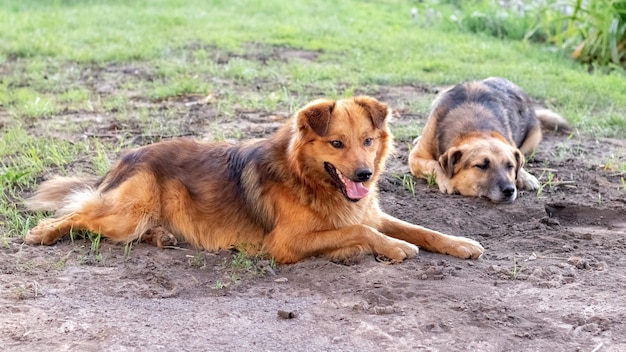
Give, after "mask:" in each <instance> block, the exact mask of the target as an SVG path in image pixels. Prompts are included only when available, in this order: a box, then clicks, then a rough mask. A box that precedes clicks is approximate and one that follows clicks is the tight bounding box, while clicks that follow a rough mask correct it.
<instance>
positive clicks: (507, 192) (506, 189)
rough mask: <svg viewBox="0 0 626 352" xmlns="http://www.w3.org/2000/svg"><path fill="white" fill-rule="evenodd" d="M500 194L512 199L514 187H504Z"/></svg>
mask: <svg viewBox="0 0 626 352" xmlns="http://www.w3.org/2000/svg"><path fill="white" fill-rule="evenodd" d="M502 194H504V196H505V197H507V198H511V197H513V195H514V194H515V186H513V185H508V186H505V187H504V188H503V189H502Z"/></svg>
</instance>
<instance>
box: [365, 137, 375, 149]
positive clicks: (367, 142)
mask: <svg viewBox="0 0 626 352" xmlns="http://www.w3.org/2000/svg"><path fill="white" fill-rule="evenodd" d="M372 143H374V138H365V140H364V141H363V145H364V146H366V147H369V146H370V145H372Z"/></svg>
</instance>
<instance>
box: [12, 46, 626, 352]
mask: <svg viewBox="0 0 626 352" xmlns="http://www.w3.org/2000/svg"><path fill="white" fill-rule="evenodd" d="M281 50H284V49H281ZM279 54H280V55H281V57H285V59H286V60H289V59H291V57H292V56H294V55H295V56H296V57H300V58H299V59H302V58H301V56H302V55H300V54H297V53H296V54H293V55H291V54H288V53H284V52H279ZM271 55H276V53H271ZM304 59H307V60H308V59H311V60H313V59H314V58H310V57H308V56H306V57H305V58H304ZM106 70H108V71H107V72H109V73H110V74H111V73H112V72H120V70H121V72H122V73H123V72H126V71H128V72H130V73H128V74H129V75H139V76H143V75H145V76H146V77H149V76H150V74H149V72H150V70H149V69H134V68H130V67H121V66H120V67H113V66H112V67H108V68H107V69H106ZM106 70H105V71H106ZM94 75H95V76H98V77H100V78H99V79H102V77H105V76H106V75H104V74H103V75H99V74H95V73H94ZM112 77H116V75H115V74H113V76H112ZM114 79H115V78H114ZM105 83H106V82H104V83H99V85H98V87H100V88H98V87H96V86H95V85H94V89H100V90H103V88H102V87H103V84H105ZM109 83H110V84H111V85H115V82H109ZM104 91H106V89H104V90H103V93H102V94H108V93H106V92H104ZM374 95H375V96H377V97H378V98H379V99H382V100H383V101H386V102H387V103H389V104H390V106H391V107H392V108H393V107H395V106H397V105H398V104H400V103H401V102H405V101H407V100H410V99H412V98H413V97H415V96H416V95H421V96H423V95H427V96H434V90H433V89H428V88H420V87H415V86H403V87H381V88H380V92H379V94H378V95H376V94H374ZM188 103H189V102H188V101H184V100H181V101H180V102H176V101H174V102H171V101H170V102H152V103H151V104H156V105H158V104H169V105H167V106H168V108H171V109H173V110H174V111H180V112H179V113H180V116H181V117H184V118H185V120H184V121H188V123H189V124H188V125H185V126H183V127H184V128H182V129H181V131H193V132H194V135H196V136H197V137H199V138H210V137H211V136H210V132H209V130H210V129H209V126H211V124H212V123H214V122H215V121H217V122H218V123H222V122H223V124H222V125H221V126H222V129H229V128H233V129H236V130H237V131H238V133H239V135H238V137H240V138H242V139H243V138H252V137H255V138H256V137H262V136H266V135H268V134H269V133H272V132H273V131H274V130H275V129H276V128H277V127H278V126H279V125H280V124H281V123H283V122H284V121H285V119H286V116H284V114H282V113H268V112H261V111H253V112H249V111H248V112H240V113H238V115H237V116H236V118H234V119H232V118H231V119H229V120H228V121H219V116H216V115H212V114H211V105H210V104H208V103H207V104H204V105H202V104H188ZM142 104H145V101H142ZM195 115H197V116H203V117H202V118H200V117H198V118H195V117H194V116H195ZM425 117H426V116H420V115H415V114H410V113H408V112H405V111H404V110H400V111H399V112H398V113H397V114H396V119H397V122H395V123H398V124H400V125H401V124H402V123H406V122H407V121H409V120H410V121H415V120H418V121H420V122H421V123H423V122H424V119H425ZM60 118H65V117H64V116H62V117H60ZM99 118H100V119H101V120H98V122H97V123H95V124H90V125H89V126H86V127H85V130H84V131H83V133H87V132H88V133H92V134H94V135H97V134H102V135H105V136H110V135H111V136H115V135H116V134H117V133H122V132H121V131H123V130H124V129H128V130H133V129H137V130H140V129H141V125H140V124H137V125H133V122H132V121H130V122H128V121H125V122H124V124H126V125H120V126H119V128H111V126H112V125H114V124H116V123H118V122H117V121H115V118H114V117H113V116H110V115H102V116H100V117H99ZM33 128H35V127H33ZM198 131H199V132H198ZM137 135H141V133H139V132H138V133H137ZM64 137H68V138H82V137H81V136H80V133H78V134H76V135H73V136H69V135H66V136H64ZM105 138H108V137H105ZM112 138H113V137H112ZM235 139H236V138H235ZM144 142H145V141H136V143H138V144H140V143H144ZM410 142H411V138H409V137H406V138H404V139H400V140H398V141H397V142H396V147H397V149H396V153H395V154H394V156H393V157H392V158H391V159H390V160H389V163H388V168H387V172H386V174H385V176H384V177H383V178H382V180H381V184H380V186H381V187H380V188H381V195H380V196H381V206H382V207H383V209H384V210H385V211H386V212H388V213H390V214H392V215H394V216H396V217H398V218H400V219H403V220H406V221H409V222H412V223H416V224H420V225H423V226H426V227H429V228H432V229H436V230H439V231H441V232H444V233H447V234H451V235H462V236H467V237H470V238H473V239H476V240H478V241H480V242H481V243H482V244H483V246H484V247H485V248H486V253H485V254H484V256H483V258H481V259H480V260H476V261H465V260H460V259H456V258H452V257H449V256H445V255H439V254H432V253H428V252H424V251H422V252H421V253H420V254H419V256H418V257H416V258H414V259H410V260H407V261H406V262H404V263H402V264H399V265H387V264H384V263H382V262H378V261H376V259H375V258H374V257H370V256H363V257H359V258H355V259H354V260H352V261H350V262H341V263H336V262H332V261H329V260H327V259H324V258H311V259H308V260H304V261H302V262H300V263H297V264H293V265H275V264H274V263H272V262H271V261H270V260H267V259H264V258H246V257H244V256H242V255H241V254H239V253H237V252H230V251H225V252H219V253H207V252H204V251H198V250H195V249H193V248H189V247H187V246H185V245H182V246H179V247H176V249H157V248H154V247H152V246H150V245H147V244H143V243H139V244H134V245H133V246H132V247H125V246H122V245H115V244H109V243H106V242H104V243H103V244H102V245H101V247H100V248H99V249H97V250H94V249H93V248H91V243H90V241H89V240H86V239H81V238H77V239H74V240H73V241H72V240H70V239H65V240H64V241H62V242H61V243H59V244H57V245H55V246H52V247H39V246H25V245H23V244H22V243H21V240H19V239H16V240H15V241H13V242H10V243H7V244H6V245H4V246H2V247H0V248H1V249H0V287H1V288H2V289H1V290H0V349H2V350H4V351H11V350H15V351H17V350H29V351H49V350H70V349H72V350H154V349H163V350H187V351H206V350H272V351H286V350H302V351H347V350H366V351H367V350H376V351H387V350H389V351H398V350H411V349H415V350H420V351H468V350H469V351H520V350H524V351H535V350H537V351H539V350H541V351H545V350H552V351H592V350H593V351H618V350H626V323H625V321H626V306H625V305H624V302H623V301H624V299H623V290H624V282H626V270H624V269H625V268H626V259H624V258H626V256H625V255H624V254H625V253H626V189H625V188H624V187H625V186H624V184H623V178H624V174H623V173H621V172H619V171H618V170H611V169H610V168H609V167H607V165H605V163H606V158H607V156H608V155H614V156H618V158H619V162H621V163H623V162H626V159H625V158H624V155H625V153H624V152H625V150H626V143H624V142H623V141H619V140H612V139H594V138H589V137H586V136H581V135H573V136H572V137H571V138H566V137H565V136H561V135H551V134H547V135H546V136H545V140H544V142H543V143H542V144H541V146H540V149H539V151H538V152H537V154H536V155H535V156H533V158H531V159H530V160H529V162H528V165H527V169H528V170H529V171H530V172H531V173H533V174H535V175H536V176H538V177H539V179H540V182H541V183H542V188H541V190H540V192H538V193H529V192H522V194H521V195H520V197H519V199H518V200H516V201H515V202H514V203H513V204H493V203H490V202H488V201H485V200H481V199H475V198H468V197H461V196H451V195H443V194H441V193H439V191H438V190H437V189H435V188H430V187H428V186H427V185H426V182H425V181H423V180H416V179H413V178H411V177H409V176H408V168H407V166H406V165H407V156H408V155H407V154H408V151H407V148H406V145H407V143H410ZM79 167H80V165H79ZM87 171H88V170H87Z"/></svg>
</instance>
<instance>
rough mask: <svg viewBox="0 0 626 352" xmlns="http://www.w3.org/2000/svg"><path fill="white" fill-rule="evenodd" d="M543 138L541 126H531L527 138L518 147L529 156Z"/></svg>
mask: <svg viewBox="0 0 626 352" xmlns="http://www.w3.org/2000/svg"><path fill="white" fill-rule="evenodd" d="M541 138H542V133H541V127H540V126H535V127H533V128H531V129H530V131H528V134H527V135H526V139H524V141H523V142H522V144H521V145H520V146H519V147H518V149H519V150H520V152H522V154H524V155H526V156H528V155H530V154H532V152H534V151H535V149H537V147H538V146H539V142H541Z"/></svg>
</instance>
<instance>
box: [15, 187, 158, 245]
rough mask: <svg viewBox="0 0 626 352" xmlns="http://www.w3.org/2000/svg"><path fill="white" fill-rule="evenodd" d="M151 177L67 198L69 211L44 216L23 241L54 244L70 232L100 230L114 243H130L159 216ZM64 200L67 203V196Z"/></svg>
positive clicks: (156, 196)
mask: <svg viewBox="0 0 626 352" xmlns="http://www.w3.org/2000/svg"><path fill="white" fill-rule="evenodd" d="M154 184H155V183H154V180H153V179H151V178H150V177H148V178H145V177H135V178H131V179H129V180H127V181H126V182H124V183H123V184H122V185H120V186H119V187H118V188H116V189H114V190H110V191H109V192H106V193H104V194H102V193H100V192H93V191H85V192H84V193H82V194H78V193H75V194H73V195H72V196H71V197H69V198H68V199H70V200H71V199H74V200H76V201H75V202H74V203H72V204H70V205H68V206H67V207H65V209H67V210H68V211H67V212H62V214H64V215H62V216H60V217H58V218H53V219H44V220H41V221H40V222H39V224H38V225H37V226H35V227H34V228H32V229H31V230H30V231H29V232H28V234H26V237H25V238H24V242H26V243H28V244H44V245H51V244H53V243H55V242H56V241H58V240H59V239H60V238H61V237H63V236H65V235H67V234H69V233H70V232H71V231H79V230H87V231H91V232H94V233H99V234H101V235H102V236H103V237H107V238H109V239H111V240H112V241H114V242H130V241H132V240H135V239H137V238H139V236H141V235H142V234H143V233H144V232H146V231H147V230H148V229H150V228H152V227H153V226H155V225H156V223H157V221H158V219H159V217H160V202H159V201H158V199H159V198H158V197H159V194H158V191H157V190H155V189H154V186H153V185H154ZM64 202H68V201H67V199H66V200H64Z"/></svg>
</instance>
